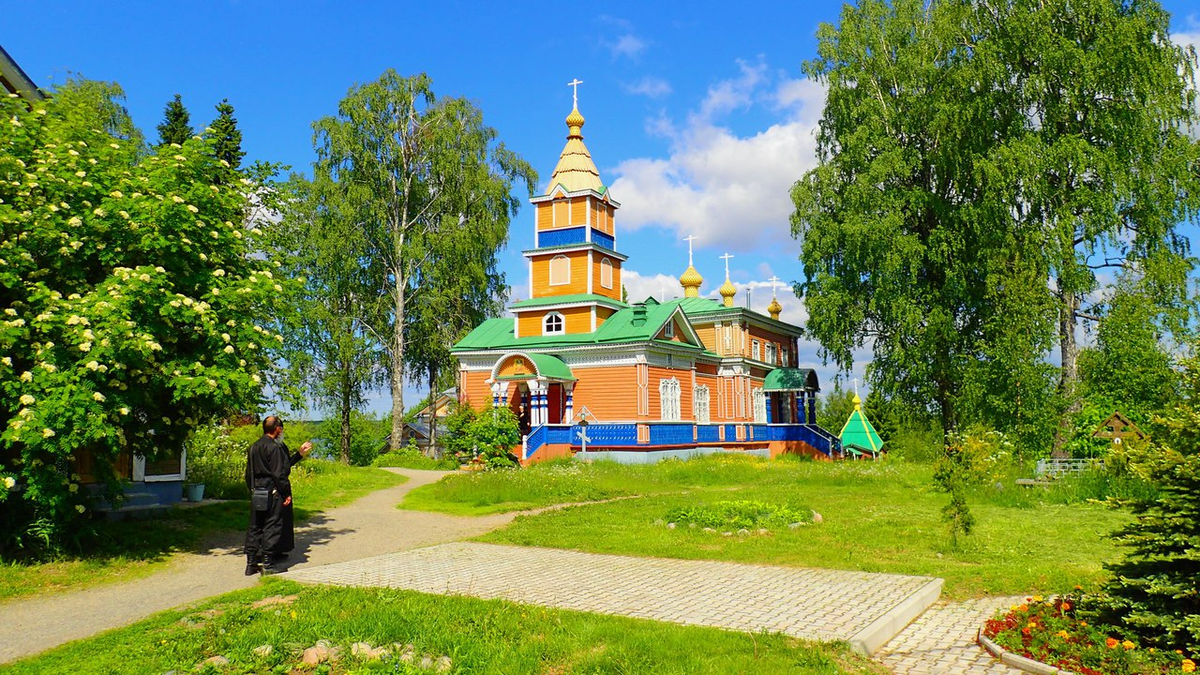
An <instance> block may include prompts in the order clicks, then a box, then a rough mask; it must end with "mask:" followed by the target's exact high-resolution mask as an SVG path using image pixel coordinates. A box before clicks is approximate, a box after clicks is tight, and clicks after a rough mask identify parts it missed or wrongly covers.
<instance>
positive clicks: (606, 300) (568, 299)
mask: <svg viewBox="0 0 1200 675" xmlns="http://www.w3.org/2000/svg"><path fill="white" fill-rule="evenodd" d="M576 302H596V303H600V304H601V305H605V306H608V307H612V308H614V309H622V308H625V307H628V306H629V305H627V304H626V303H624V302H621V301H620V300H613V299H612V298H610V297H608V296H606V295H597V294H595V293H572V294H570V295H551V296H547V297H544V298H531V299H529V300H519V301H517V302H514V303H513V304H511V305H509V307H513V308H515V309H526V308H529V307H546V306H548V305H569V304H571V303H576Z"/></svg>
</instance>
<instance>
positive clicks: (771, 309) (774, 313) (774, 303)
mask: <svg viewBox="0 0 1200 675" xmlns="http://www.w3.org/2000/svg"><path fill="white" fill-rule="evenodd" d="M782 311H783V305H781V304H779V300H778V299H776V298H771V304H769V305H767V312H768V313H770V315H771V318H772V319H775V320H776V321H778V320H779V313H780V312H782Z"/></svg>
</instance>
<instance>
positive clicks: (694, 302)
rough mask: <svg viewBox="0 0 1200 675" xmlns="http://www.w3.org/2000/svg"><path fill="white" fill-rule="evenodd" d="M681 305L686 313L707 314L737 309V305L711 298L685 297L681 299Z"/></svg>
mask: <svg viewBox="0 0 1200 675" xmlns="http://www.w3.org/2000/svg"><path fill="white" fill-rule="evenodd" d="M679 306H680V307H682V308H683V312H684V314H707V313H709V312H720V311H722V310H736V309H737V308H736V307H726V306H724V305H722V304H721V303H719V302H716V301H715V300H710V299H709V298H684V299H682V300H680V301H679Z"/></svg>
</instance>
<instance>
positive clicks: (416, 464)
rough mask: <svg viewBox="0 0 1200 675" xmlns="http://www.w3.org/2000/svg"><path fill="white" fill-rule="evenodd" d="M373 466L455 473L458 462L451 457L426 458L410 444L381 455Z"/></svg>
mask: <svg viewBox="0 0 1200 675" xmlns="http://www.w3.org/2000/svg"><path fill="white" fill-rule="evenodd" d="M371 466H376V467H399V468H402V469H426V470H441V471H453V470H455V469H457V468H458V460H456V459H453V458H451V457H445V458H442V459H433V458H432V457H426V456H425V455H424V454H423V453H422V452H421V451H420V450H419V449H418V448H417V446H416V444H414V443H409V444H408V445H406V446H405V447H403V448H400V449H399V450H397V451H395V452H386V453H384V454H382V455H379V456H378V457H376V458H375V459H374V460H373V461H372V462H371Z"/></svg>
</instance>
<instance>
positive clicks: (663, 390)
mask: <svg viewBox="0 0 1200 675" xmlns="http://www.w3.org/2000/svg"><path fill="white" fill-rule="evenodd" d="M658 400H659V404H660V406H661V409H662V421H664V422H678V421H679V380H677V379H675V378H673V377H672V378H670V379H668V380H659V382H658Z"/></svg>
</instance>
